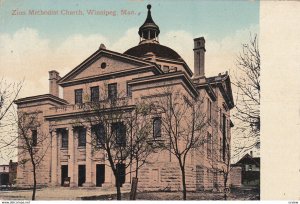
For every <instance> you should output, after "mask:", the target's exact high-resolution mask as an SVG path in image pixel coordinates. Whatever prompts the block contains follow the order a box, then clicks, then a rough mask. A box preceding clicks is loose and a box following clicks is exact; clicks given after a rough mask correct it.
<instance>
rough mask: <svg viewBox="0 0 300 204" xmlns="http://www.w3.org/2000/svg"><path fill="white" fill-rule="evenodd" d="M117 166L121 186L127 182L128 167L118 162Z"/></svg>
mask: <svg viewBox="0 0 300 204" xmlns="http://www.w3.org/2000/svg"><path fill="white" fill-rule="evenodd" d="M116 168H117V172H118V174H119V176H118V177H119V183H120V186H121V187H122V185H123V183H125V176H126V175H125V174H126V168H125V164H117V165H116Z"/></svg>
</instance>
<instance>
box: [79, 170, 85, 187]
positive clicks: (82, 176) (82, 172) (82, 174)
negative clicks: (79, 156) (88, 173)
mask: <svg viewBox="0 0 300 204" xmlns="http://www.w3.org/2000/svg"><path fill="white" fill-rule="evenodd" d="M83 183H85V165H78V186H82V184H83Z"/></svg>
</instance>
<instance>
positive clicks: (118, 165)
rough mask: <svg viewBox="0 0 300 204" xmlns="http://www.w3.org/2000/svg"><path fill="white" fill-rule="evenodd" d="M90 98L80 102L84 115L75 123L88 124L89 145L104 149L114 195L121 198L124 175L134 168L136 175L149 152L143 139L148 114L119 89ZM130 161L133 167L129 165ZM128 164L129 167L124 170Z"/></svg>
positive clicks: (149, 149) (99, 149) (146, 135)
mask: <svg viewBox="0 0 300 204" xmlns="http://www.w3.org/2000/svg"><path fill="white" fill-rule="evenodd" d="M103 93H107V90H104V91H103ZM105 95H108V96H109V94H105ZM91 98H93V96H89V97H87V99H90V101H91V102H86V103H84V104H82V107H83V110H84V116H80V117H78V118H77V119H76V123H79V124H81V125H85V124H87V125H89V126H91V128H92V135H91V141H90V144H91V146H92V149H93V150H94V151H100V152H101V151H102V152H104V153H105V155H106V158H107V161H108V163H109V166H110V168H111V170H112V172H113V174H114V177H115V181H116V189H117V199H118V200H121V185H122V183H123V181H124V179H125V175H126V174H128V173H131V172H133V171H135V172H136V177H137V176H138V169H139V168H141V166H142V165H143V164H145V163H146V161H147V158H148V157H149V155H150V154H151V152H152V149H151V148H150V145H149V144H148V143H147V139H146V138H147V137H148V135H149V134H150V133H149V123H148V118H149V117H148V116H147V113H146V112H145V110H146V109H145V107H144V106H142V105H141V106H139V105H136V104H135V105H132V104H130V102H129V101H130V98H129V97H124V95H122V94H121V93H120V94H118V95H111V96H109V97H108V98H107V99H105V100H101V101H99V99H98V98H97V99H96V100H94V99H91ZM87 142H88V141H87ZM132 165H135V168H134V169H132V168H130V167H132ZM128 168H130V171H129V172H127V173H126V172H125V169H128Z"/></svg>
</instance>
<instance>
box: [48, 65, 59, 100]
mask: <svg viewBox="0 0 300 204" xmlns="http://www.w3.org/2000/svg"><path fill="white" fill-rule="evenodd" d="M59 79H60V76H59V73H58V72H57V71H55V70H52V71H49V93H50V94H52V95H54V96H57V97H59V89H58V84H57V81H58V80H59Z"/></svg>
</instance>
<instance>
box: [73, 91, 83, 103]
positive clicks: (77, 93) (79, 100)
mask: <svg viewBox="0 0 300 204" xmlns="http://www.w3.org/2000/svg"><path fill="white" fill-rule="evenodd" d="M80 103H82V89H76V90H75V104H80Z"/></svg>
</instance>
